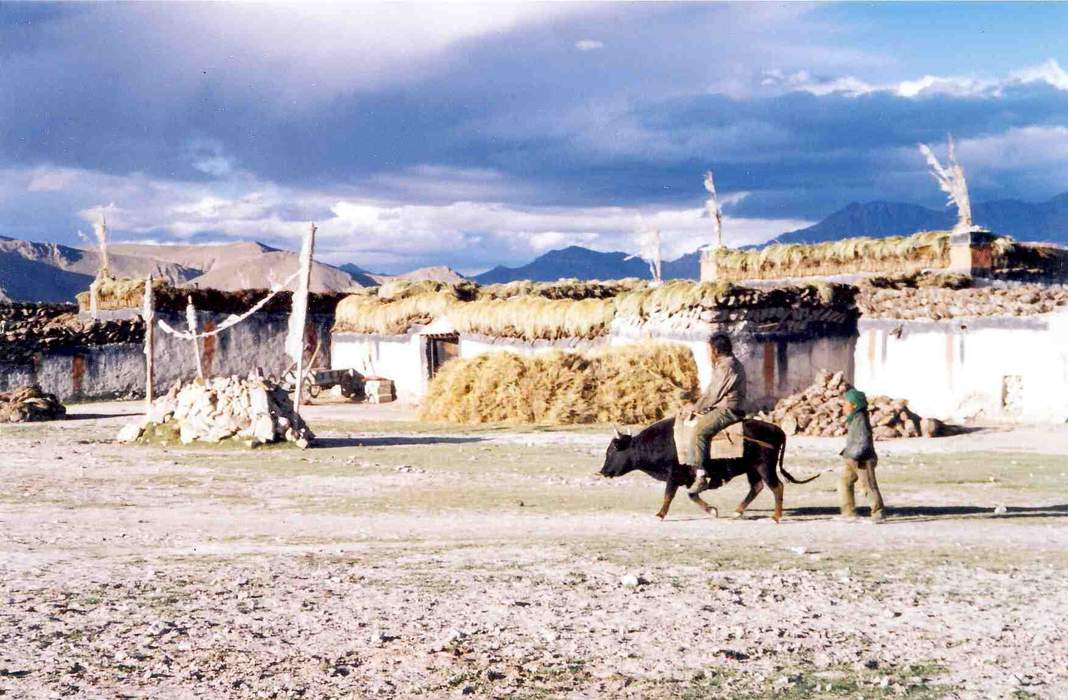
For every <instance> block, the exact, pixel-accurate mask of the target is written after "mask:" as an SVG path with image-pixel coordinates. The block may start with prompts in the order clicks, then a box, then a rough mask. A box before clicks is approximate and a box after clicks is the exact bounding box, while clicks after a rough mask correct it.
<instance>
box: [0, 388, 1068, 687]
mask: <svg viewBox="0 0 1068 700" xmlns="http://www.w3.org/2000/svg"><path fill="white" fill-rule="evenodd" d="M139 410H140V405H139V404H136V403H110V404H90V405H83V406H75V407H72V409H71V416H70V419H69V420H66V421H62V422H57V423H51V424H31V425H18V426H0V484H2V488H0V601H2V602H3V605H2V606H0V695H6V696H9V697H58V696H65V695H70V696H79V697H118V696H124V697H177V698H182V697H287V698H288V697H316V698H318V697H334V696H357V697H417V696H418V697H442V696H454V695H456V696H460V695H469V696H473V697H528V698H540V697H576V698H607V697H641V698H660V697H664V698H667V697H672V698H674V697H683V698H704V697H710V698H750V697H753V698H757V697H772V696H774V697H785V698H800V697H827V698H839V697H864V698H868V697H895V698H896V697H904V698H938V697H957V698H963V697H974V698H998V697H1004V698H1025V697H1043V698H1058V697H1060V698H1063V697H1068V631H1066V630H1068V624H1066V618H1068V575H1066V574H1068V519H1066V518H1068V457H1066V455H1068V428H1066V427H1063V426H1058V427H1055V428H1041V427H1030V428H1021V429H1016V430H1011V431H1010V430H995V429H987V430H980V431H977V432H973V433H969V434H966V435H960V436H956V437H952V438H943V439H940V440H924V439H916V440H904V441H897V442H893V443H879V447H880V452H881V465H880V468H879V479H880V481H881V484H882V486H883V491H884V495H885V497H886V500H887V504H888V507H889V515H890V518H889V520H888V521H887V522H886V523H884V524H881V525H872V524H869V523H868V522H867V521H866V520H865V521H861V522H843V521H839V520H835V519H834V515H835V514H836V509H835V505H836V498H835V493H834V489H835V486H836V482H837V474H836V471H837V467H838V462H837V459H836V457H835V455H836V453H837V450H838V449H840V445H839V444H838V443H839V442H840V440H823V439H816V438H803V439H801V438H799V439H796V440H791V442H790V448H789V451H788V454H787V460H788V468H789V469H790V471H791V472H792V473H793V474H794V475H795V476H798V477H805V476H809V475H811V474H814V473H817V472H824V474H823V476H822V477H821V478H819V479H817V480H816V481H814V482H812V483H811V484H807V485H804V486H794V485H787V488H786V507H787V511H786V517H785V518H784V520H783V522H782V523H781V524H780V525H775V524H774V523H773V522H772V521H771V519H770V517H769V513H770V506H771V498H770V496H769V495H767V494H762V495H761V496H760V497H759V498H758V499H757V501H756V502H755V503H754V505H753V507H752V509H751V513H750V517H749V518H748V519H745V520H741V521H738V520H733V519H729V518H727V517H726V516H727V515H729V514H730V512H731V510H732V509H733V506H734V505H735V504H736V503H737V501H738V500H740V498H741V497H742V495H743V494H744V492H745V490H746V488H745V485H744V484H742V483H737V482H732V483H730V484H728V485H726V486H725V487H724V488H722V489H720V490H719V491H716V492H713V493H712V494H710V496H709V499H708V500H709V501H710V502H711V503H713V504H714V505H716V506H718V507H719V509H720V511H721V513H722V514H723V516H724V517H722V518H720V519H713V518H709V517H707V516H704V515H703V514H701V513H700V511H698V509H697V508H695V507H694V506H693V505H692V504H690V503H689V502H687V500H686V499H685V498H680V499H678V500H676V502H675V504H674V506H673V508H672V511H671V513H670V515H669V516H668V518H667V520H666V521H664V522H660V521H658V520H656V519H655V518H654V517H653V513H654V512H655V511H656V510H657V508H658V507H659V505H660V499H661V486H660V484H658V483H656V482H654V481H652V480H651V479H649V478H648V477H646V476H644V475H642V474H632V475H629V476H626V477H623V478H621V479H617V480H605V479H600V478H595V477H594V476H593V473H594V472H595V471H596V470H597V469H598V468H599V467H600V465H601V462H602V458H603V454H604V449H605V447H606V446H607V440H608V436H609V435H610V432H611V429H610V428H605V427H603V426H601V427H586V428H581V429H574V430H563V431H549V430H526V431H518V430H514V429H496V430H489V429H487V430H457V429H446V428H442V427H440V426H432V425H426V424H422V423H418V422H416V421H415V420H414V419H413V418H412V413H411V411H410V410H408V409H406V408H405V407H402V406H387V407H381V408H375V407H368V406H348V405H330V406H315V407H311V408H310V409H309V410H308V411H307V417H308V419H309V423H310V424H311V426H312V427H313V429H315V430H316V431H317V433H318V434H319V435H320V436H321V438H322V440H321V443H320V446H319V447H316V448H313V449H309V450H307V451H303V452H301V451H299V450H297V449H294V448H288V447H279V448H270V449H264V450H258V451H245V450H241V449H236V448H216V449H208V448H203V447H198V448H162V447H124V446H120V445H117V444H114V443H113V442H112V439H113V438H114V436H115V433H116V432H117V431H118V428H119V427H120V426H121V425H122V424H123V422H124V421H129V420H133V419H135V418H136V417H137V416H136V414H137V413H138V411H139Z"/></svg>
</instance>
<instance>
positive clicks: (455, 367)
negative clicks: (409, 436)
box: [421, 343, 699, 425]
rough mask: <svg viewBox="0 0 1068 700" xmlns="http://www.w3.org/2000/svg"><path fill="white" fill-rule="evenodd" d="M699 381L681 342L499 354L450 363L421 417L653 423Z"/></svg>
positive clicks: (466, 420) (438, 378)
mask: <svg viewBox="0 0 1068 700" xmlns="http://www.w3.org/2000/svg"><path fill="white" fill-rule="evenodd" d="M698 385H699V381H698V376H697V365H696V364H695V363H694V360H693V354H692V353H691V352H690V350H689V349H688V348H686V347H685V346H679V345H670V344H661V343H652V344H643V345H629V346H623V347H615V348H608V349H605V350H601V351H597V352H591V353H574V352H561V351H553V352H550V353H546V354H543V355H538V356H536V357H524V356H521V355H517V354H515V353H510V352H494V353H487V354H484V355H479V356H478V357H475V358H473V359H470V360H453V361H451V362H449V363H447V364H446V365H445V366H444V367H443V368H442V370H441V371H440V372H439V373H438V374H437V376H435V377H434V380H433V381H432V382H431V384H430V388H429V391H428V393H427V396H426V398H425V399H424V401H423V406H422V409H421V416H422V418H423V419H425V420H432V421H444V422H449V423H464V424H478V423H512V424H515V423H535V424H543V425H561V424H571V423H593V422H616V423H627V424H638V423H648V422H650V421H654V420H658V419H660V418H662V417H663V416H665V415H667V414H669V413H671V412H673V411H675V410H676V409H677V408H678V407H679V406H680V405H681V404H682V403H683V402H684V401H688V400H692V398H693V397H694V395H695V394H696V392H697V390H698Z"/></svg>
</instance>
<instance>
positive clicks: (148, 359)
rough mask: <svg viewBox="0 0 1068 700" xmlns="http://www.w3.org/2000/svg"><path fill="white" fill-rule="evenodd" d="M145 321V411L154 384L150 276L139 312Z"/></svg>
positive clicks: (153, 327) (154, 308)
mask: <svg viewBox="0 0 1068 700" xmlns="http://www.w3.org/2000/svg"><path fill="white" fill-rule="evenodd" d="M141 317H142V318H143V319H144V321H145V410H148V409H149V408H151V407H152V399H153V387H154V386H155V383H156V372H155V362H154V360H155V352H154V342H155V339H156V298H155V291H154V290H153V288H152V275H149V276H148V277H146V278H145V307H144V310H143V311H142V312H141Z"/></svg>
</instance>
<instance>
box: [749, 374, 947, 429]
mask: <svg viewBox="0 0 1068 700" xmlns="http://www.w3.org/2000/svg"><path fill="white" fill-rule="evenodd" d="M845 387H846V382H845V379H844V378H843V377H842V373H841V372H835V373H833V374H832V373H831V372H828V371H827V370H821V371H820V372H819V373H818V374H817V375H816V381H815V382H814V383H813V384H812V386H810V387H809V388H807V389H805V390H804V391H802V392H801V393H799V394H794V395H793V396H788V397H786V398H784V399H782V400H780V401H779V402H778V403H777V404H775V408H773V409H772V410H771V411H769V412H764V413H759V414H757V418H759V419H760V420H766V421H769V422H771V423H775V424H776V425H778V426H779V427H781V428H782V429H783V431H784V432H785V433H786V434H787V435H813V436H817V437H834V436H840V435H845V434H846V423H845V418H846V409H845V407H844V406H843V404H842V401H841V398H842V392H843V391H844V390H845ZM868 412H869V415H870V416H871V427H872V434H873V436H874V437H875V439H876V440H890V439H893V438H899V437H918V436H919V435H921V434H928V433H931V434H933V433H936V432H938V431H937V426H938V425H939V423H938V421H930V420H928V421H925V420H924V419H921V418H920V417H919V416H918V415H916V414H915V413H913V412H912V411H911V410H909V407H908V401H905V400H904V399H890V398H888V397H886V396H875V397H869V398H868ZM923 423H926V426H924V425H922V424H923ZM921 428H925V429H924V430H922V431H921Z"/></svg>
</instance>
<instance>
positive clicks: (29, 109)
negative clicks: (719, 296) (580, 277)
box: [0, 3, 1068, 272]
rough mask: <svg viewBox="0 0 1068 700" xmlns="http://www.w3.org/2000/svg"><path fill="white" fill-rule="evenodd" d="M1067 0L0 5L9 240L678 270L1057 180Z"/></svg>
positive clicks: (2, 218)
mask: <svg viewBox="0 0 1068 700" xmlns="http://www.w3.org/2000/svg"><path fill="white" fill-rule="evenodd" d="M1065 26H1068V5H1065V4H1023V3H1013V4H1011V5H1010V4H978V3H967V4H960V3H958V4H919V3H895V4H870V3H865V4H828V5H820V4H813V5H807V4H796V3H794V4H773V3H760V4H742V3H735V4H694V3H687V4H666V3H658V4H610V3H597V4H590V5H584V4H576V3H568V4H563V3H558V4H502V3H494V4H489V5H460V4H450V5H425V4H421V5H409V4H397V3H394V4H387V5H373V4H361V5H336V4H335V5H328V6H316V5H308V4H301V5H292V6H287V5H268V6H259V5H247V4H243V5H226V4H166V5H164V4H160V5H152V4H121V5H120V4H77V5H43V4H11V3H7V4H0V235H8V236H14V237H20V238H29V239H34V240H48V241H58V242H62V243H68V244H77V243H79V237H78V232H79V230H82V231H88V230H89V228H90V227H89V225H88V221H89V220H91V219H92V218H93V217H95V216H98V215H99V212H100V211H102V210H104V211H106V212H107V215H108V219H109V222H110V224H111V227H112V230H113V233H114V236H115V237H116V238H118V239H123V240H132V241H152V242H160V243H165V242H199V241H221V240H233V239H257V240H262V241H264V242H267V243H271V244H274V245H279V246H282V247H290V248H295V247H296V242H297V240H298V239H299V232H300V230H301V229H302V227H303V226H304V224H305V223H306V222H307V221H309V220H315V221H316V222H317V223H318V224H319V226H320V253H321V255H320V257H322V258H324V259H327V260H329V261H331V262H335V263H340V262H350V261H351V262H356V263H357V264H360V265H362V266H364V267H367V268H370V269H374V270H382V271H390V272H392V271H401V270H404V269H409V268H413V267H417V266H420V265H427V264H448V265H452V266H453V267H456V268H458V269H461V270H463V271H466V272H471V271H478V270H481V269H485V268H487V267H490V266H492V265H494V264H496V263H506V264H515V263H520V262H525V261H526V260H529V259H530V258H531V257H533V256H535V255H537V254H539V253H541V252H544V251H546V250H549V249H551V248H556V247H561V246H564V245H568V244H580V245H587V246H590V247H594V248H599V249H604V250H634V249H635V248H636V245H637V237H638V233H637V232H638V230H639V229H640V228H641V227H643V226H656V227H658V228H660V230H661V231H662V233H663V237H664V240H665V242H666V246H667V250H666V252H667V254H669V255H672V256H673V255H677V254H680V253H682V252H686V251H689V250H693V249H695V248H696V247H698V246H699V245H702V244H704V243H706V242H708V240H709V236H710V234H711V226H710V222H709V220H708V219H707V218H702V216H701V214H702V205H703V200H704V197H705V193H704V190H703V187H702V184H701V182H702V173H703V172H704V170H706V169H708V168H712V169H713V170H714V171H715V173H716V180H717V185H718V187H719V189H720V192H721V195H722V198H723V200H724V202H725V211H726V214H727V220H726V223H725V228H724V232H725V235H726V237H727V241H728V243H731V244H738V245H741V244H745V243H753V242H759V241H762V240H766V239H767V238H770V237H771V236H774V235H776V234H778V233H780V232H782V231H786V230H790V229H793V228H797V227H800V226H804V225H806V224H807V223H810V222H813V221H816V220H818V219H820V218H822V217H823V216H825V215H827V214H829V213H830V212H832V211H833V210H835V209H837V208H840V207H842V206H844V205H846V204H848V203H850V202H853V201H869V200H880V199H881V200H900V201H909V202H915V203H919V204H925V205H928V206H942V203H943V196H942V194H941V193H940V192H939V191H938V189H937V187H936V186H935V185H934V183H933V181H932V180H931V179H930V176H929V175H928V174H927V173H926V169H925V165H924V162H923V159H922V158H921V157H920V155H919V153H918V151H917V149H916V143H917V142H919V141H926V142H931V143H932V144H935V143H937V144H938V149H937V150H939V151H941V150H942V149H944V141H945V137H946V134H947V133H950V132H952V133H953V135H954V136H955V137H956V139H957V141H958V146H959V154H960V157H961V160H962V162H963V165H964V167H965V169H966V171H967V173H968V175H969V181H970V183H971V186H972V198H973V200H976V201H983V200H988V199H994V198H1004V197H1016V198H1022V199H1027V200H1031V201H1039V200H1042V199H1045V198H1048V197H1050V196H1052V195H1055V194H1058V193H1060V192H1061V191H1064V190H1068V116H1066V115H1068V72H1066V71H1065V70H1064V68H1063V67H1064V66H1068V55H1066V49H1065V47H1064V41H1063V27H1065Z"/></svg>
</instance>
